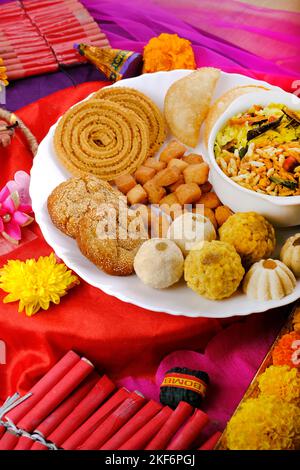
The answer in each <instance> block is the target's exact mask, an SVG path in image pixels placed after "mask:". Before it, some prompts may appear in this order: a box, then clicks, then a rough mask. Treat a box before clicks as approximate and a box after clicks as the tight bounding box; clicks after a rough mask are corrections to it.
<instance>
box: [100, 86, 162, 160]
mask: <svg viewBox="0 0 300 470" xmlns="http://www.w3.org/2000/svg"><path fill="white" fill-rule="evenodd" d="M92 99H106V100H110V101H113V102H115V103H119V104H120V105H122V106H124V107H126V108H128V109H130V110H132V111H134V112H135V113H136V114H137V115H138V116H139V117H140V118H141V119H142V120H143V121H144V122H145V123H147V125H148V128H149V138H150V148H149V152H148V157H153V155H154V154H155V153H156V152H157V151H158V149H159V148H160V146H161V145H162V144H163V142H164V140H165V137H166V126H165V121H164V117H163V115H162V113H161V112H160V110H159V109H158V107H157V106H156V104H155V103H153V101H151V99H150V98H148V96H146V95H144V94H143V93H141V92H140V91H137V90H135V89H133V88H127V87H111V88H102V90H100V91H98V92H97V93H95V94H94V95H93V98H92Z"/></svg>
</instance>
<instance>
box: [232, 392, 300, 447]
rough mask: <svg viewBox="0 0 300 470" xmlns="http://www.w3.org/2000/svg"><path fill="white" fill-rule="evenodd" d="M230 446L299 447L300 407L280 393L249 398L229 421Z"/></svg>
mask: <svg viewBox="0 0 300 470" xmlns="http://www.w3.org/2000/svg"><path fill="white" fill-rule="evenodd" d="M226 438H227V446H228V448H229V449H230V450H298V449H299V448H300V408H299V407H298V406H297V405H294V404H293V403H288V402H286V401H282V402H281V401H279V400H278V398H277V397H274V396H267V395H260V396H259V397H258V398H249V399H248V400H246V401H245V402H244V403H243V404H242V405H241V406H240V408H239V409H238V410H237V412H236V413H235V415H234V416H233V417H232V418H231V420H230V421H229V423H228V426H227V430H226Z"/></svg>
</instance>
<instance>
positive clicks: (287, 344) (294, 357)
mask: <svg viewBox="0 0 300 470" xmlns="http://www.w3.org/2000/svg"><path fill="white" fill-rule="evenodd" d="M272 358H273V364H274V365H275V366H284V365H287V366H289V367H298V368H300V334H299V333H297V332H296V331H292V332H291V333H288V334H286V335H283V336H282V338H281V339H280V340H279V341H278V343H277V344H276V346H275V348H274V350H273V354H272Z"/></svg>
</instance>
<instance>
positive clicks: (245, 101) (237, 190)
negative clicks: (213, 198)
mask: <svg viewBox="0 0 300 470" xmlns="http://www.w3.org/2000/svg"><path fill="white" fill-rule="evenodd" d="M269 103H281V104H285V105H286V106H288V107H289V108H291V109H295V110H300V99H299V98H297V96H295V95H292V94H291V93H286V92H284V91H280V92H277V91H274V92H273V91H261V92H257V93H249V94H247V95H243V96H240V97H239V98H237V99H236V100H234V101H233V102H232V103H231V104H230V105H229V106H228V108H227V109H226V111H225V112H224V113H223V114H222V116H220V118H219V119H218V120H217V121H216V123H215V125H214V126H213V128H212V131H211V134H210V136H209V141H208V156H209V160H210V167H211V170H210V177H211V183H212V185H213V187H214V191H215V192H216V194H217V196H218V197H219V198H220V199H221V201H222V203H223V204H225V205H227V206H229V207H230V208H231V209H232V210H233V211H234V212H249V211H255V212H258V213H259V214H261V215H263V216H265V217H266V218H267V219H268V220H269V221H270V222H271V223H272V224H274V225H275V226H277V227H293V226H296V225H299V224H300V196H289V197H282V196H269V195H267V194H261V193H257V192H255V191H251V190H250V189H247V188H244V187H243V186H240V185H239V184H237V183H235V182H234V181H233V180H232V179H231V178H229V177H228V176H227V175H226V174H225V173H224V172H223V171H222V170H221V168H220V167H219V165H218V164H217V162H216V159H215V153H214V144H215V140H216V136H217V134H218V132H219V130H221V129H222V128H223V127H224V125H225V124H226V123H227V121H228V120H229V119H230V118H231V117H233V116H235V115H236V114H238V113H240V112H244V111H247V109H249V108H250V107H251V106H252V105H253V104H260V105H264V106H265V105H268V104H269Z"/></svg>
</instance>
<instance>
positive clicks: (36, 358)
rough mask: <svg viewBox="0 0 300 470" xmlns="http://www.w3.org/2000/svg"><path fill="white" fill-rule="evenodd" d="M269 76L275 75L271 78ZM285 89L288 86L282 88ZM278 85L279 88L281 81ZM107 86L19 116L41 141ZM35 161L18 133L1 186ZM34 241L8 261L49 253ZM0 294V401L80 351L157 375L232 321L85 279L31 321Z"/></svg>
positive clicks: (115, 372) (86, 88)
mask: <svg viewBox="0 0 300 470" xmlns="http://www.w3.org/2000/svg"><path fill="white" fill-rule="evenodd" d="M268 78H270V77H268ZM282 83H283V84H284V85H286V86H285V88H287V89H288V86H290V85H291V84H290V83H289V84H287V83H284V82H282ZM276 84H279V85H280V82H279V81H276ZM103 85H104V83H102V84H101V83H100V82H93V83H85V84H82V85H80V86H78V87H76V88H69V89H65V90H62V91H59V92H57V93H55V94H53V95H50V96H48V97H46V98H43V99H41V100H40V101H37V102H35V103H32V104H30V105H29V106H27V107H25V108H23V109H21V110H20V111H19V112H18V113H17V114H18V116H20V118H22V119H23V120H24V122H25V123H26V124H27V125H28V126H29V127H30V128H31V130H32V132H33V133H34V135H35V136H36V137H37V139H38V140H39V141H40V140H41V139H42V138H43V137H44V136H45V135H46V134H47V132H48V130H49V127H50V126H51V125H52V124H53V123H55V122H56V120H57V119H58V117H59V116H60V115H61V114H62V113H64V112H65V111H66V110H67V109H68V108H69V107H70V106H71V105H73V104H74V103H76V102H78V101H80V100H81V99H83V98H84V97H86V96H87V95H88V94H90V93H91V92H93V91H95V90H97V89H98V88H99V87H101V86H103ZM31 164H32V155H31V153H30V152H29V151H28V149H27V147H26V143H25V142H24V141H23V140H22V138H21V136H20V134H18V138H16V139H13V143H12V145H11V146H10V147H9V148H7V149H5V150H4V151H3V150H1V174H0V179H1V181H0V183H1V184H0V186H1V187H2V186H3V185H4V184H5V183H6V181H7V180H8V179H10V178H12V177H13V175H14V173H15V171H16V170H20V169H23V170H26V171H30V168H31ZM30 229H31V230H33V231H34V232H35V234H36V235H37V238H35V239H34V240H32V241H28V242H27V243H25V244H23V245H22V246H21V247H19V248H17V249H16V250H14V251H12V252H10V253H9V254H7V255H2V256H0V266H2V265H3V264H4V263H5V262H6V261H7V259H17V258H19V259H22V260H26V259H27V258H32V257H38V256H39V255H48V254H49V253H50V252H51V251H52V249H51V248H50V247H49V246H48V245H47V243H46V242H45V241H44V239H43V237H42V235H41V232H40V230H39V228H38V226H37V225H36V224H34V225H32V226H31V227H30ZM5 295H6V294H4V293H3V292H2V291H0V340H2V341H4V342H5V343H6V353H7V364H6V365H1V361H0V401H1V400H4V399H5V398H6V397H7V396H8V395H11V394H12V393H13V392H15V391H16V390H18V391H20V392H24V391H27V390H28V389H29V388H30V387H31V386H32V385H33V384H34V383H35V382H36V381H37V380H38V379H39V378H40V377H41V376H43V375H44V374H45V372H46V371H47V370H48V369H49V368H50V367H51V366H52V365H54V363H55V362H56V361H57V360H58V359H59V358H60V357H61V356H62V355H63V354H64V353H66V352H67V351H68V350H69V349H74V350H75V351H76V352H78V353H82V354H84V355H85V356H87V357H88V358H89V359H90V360H91V361H93V362H94V364H95V365H96V367H97V368H98V369H99V370H100V371H102V372H106V373H107V374H108V375H109V376H110V377H112V378H121V377H124V376H143V377H149V378H151V377H153V375H154V374H155V371H156V368H157V366H158V364H159V363H160V361H161V360H162V358H163V357H164V356H165V355H166V354H169V353H170V352H172V351H176V350H180V349H189V350H203V349H204V348H205V346H206V344H207V343H208V341H209V340H210V339H211V338H212V337H213V336H214V335H215V334H216V333H217V332H218V331H220V330H221V328H222V326H224V325H226V324H228V323H230V322H231V321H232V319H231V320H223V321H220V320H218V319H206V318H197V319H192V318H186V317H181V316H178V317H177V316H172V315H167V314H164V313H155V312H151V311H146V310H144V309H142V308H139V307H136V306H133V305H130V304H126V303H123V302H121V301H119V300H117V299H116V298H114V297H111V296H108V295H107V294H105V293H103V292H102V291H100V290H98V289H96V288H94V287H92V286H90V285H88V284H87V283H85V282H84V281H81V284H80V285H79V286H77V287H75V288H73V289H72V290H71V291H70V292H69V293H68V295H67V296H66V297H65V298H63V299H62V302H61V304H60V305H58V306H54V305H52V306H51V308H50V309H49V310H48V311H47V312H44V311H40V312H39V313H38V314H37V315H35V316H33V317H31V318H29V317H26V316H25V314H18V313H17V304H16V303H12V304H6V305H3V304H2V299H3V297H4V296H5Z"/></svg>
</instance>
